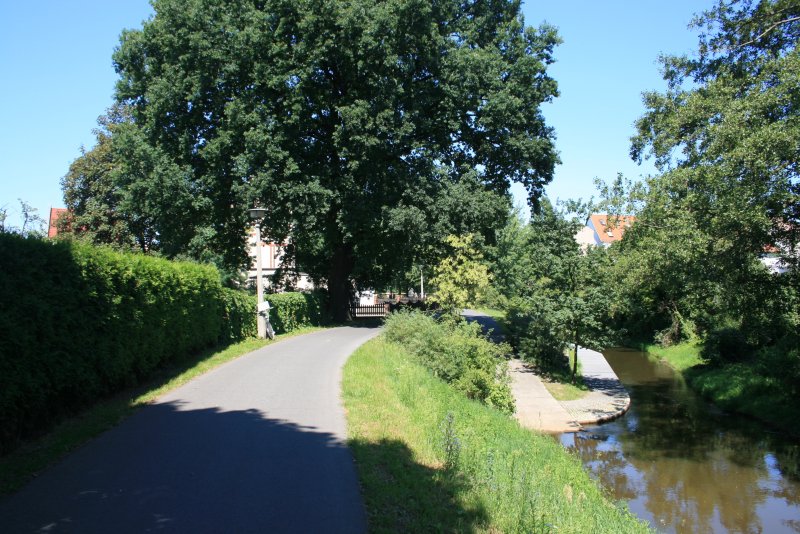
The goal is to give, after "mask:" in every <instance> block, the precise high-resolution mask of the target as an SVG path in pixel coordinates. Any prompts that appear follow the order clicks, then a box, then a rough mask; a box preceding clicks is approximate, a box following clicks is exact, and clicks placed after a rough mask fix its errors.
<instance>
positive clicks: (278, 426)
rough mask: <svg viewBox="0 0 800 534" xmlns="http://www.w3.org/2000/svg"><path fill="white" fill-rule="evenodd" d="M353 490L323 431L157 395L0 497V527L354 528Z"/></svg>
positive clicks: (342, 456)
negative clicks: (155, 401) (154, 400)
mask: <svg viewBox="0 0 800 534" xmlns="http://www.w3.org/2000/svg"><path fill="white" fill-rule="evenodd" d="M358 492H359V485H358V479H357V476H356V471H355V469H354V466H353V458H352V454H351V452H350V450H349V449H348V448H347V446H346V444H345V443H344V442H343V441H342V440H341V439H339V438H338V437H337V436H335V435H333V434H331V433H328V432H323V431H320V430H319V429H317V428H315V427H313V426H303V425H299V424H296V423H293V422H288V421H286V420H282V419H278V418H273V417H269V416H268V414H266V413H263V412H261V411H259V410H254V409H243V410H231V409H223V408H219V407H209V408H200V409H193V408H189V407H188V406H186V405H185V404H184V403H181V402H178V401H176V402H162V403H158V404H153V405H148V406H145V407H144V408H142V409H141V410H139V411H137V412H136V413H135V414H134V415H132V416H131V417H130V418H128V419H126V420H125V421H124V422H123V423H122V424H120V425H119V426H117V427H115V428H113V429H111V430H109V431H108V432H106V433H104V434H102V435H100V436H98V437H97V438H96V439H94V440H92V441H90V442H88V443H87V444H85V445H84V446H83V447H81V448H79V449H78V450H76V451H75V452H74V453H72V454H71V455H69V456H67V457H66V458H65V459H64V460H63V461H62V462H60V463H59V464H57V465H55V466H53V467H52V468H50V469H48V470H46V471H44V472H43V473H41V474H40V475H39V476H38V477H37V478H36V479H34V480H33V481H32V482H31V483H29V484H28V485H27V486H25V487H24V488H23V489H22V490H20V491H19V492H17V493H16V494H13V495H10V496H8V497H6V498H3V499H2V500H0V531H3V532H30V531H39V530H42V529H45V530H47V531H49V532H64V531H69V532H107V531H108V530H115V531H120V530H121V531H126V532H145V531H150V530H162V529H165V530H169V531H178V532H267V531H269V532H360V531H364V530H365V529H366V514H365V512H364V508H363V506H362V504H361V502H360V500H359V499H358ZM112 525H113V527H112Z"/></svg>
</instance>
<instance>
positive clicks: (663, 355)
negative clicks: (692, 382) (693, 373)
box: [641, 343, 703, 372]
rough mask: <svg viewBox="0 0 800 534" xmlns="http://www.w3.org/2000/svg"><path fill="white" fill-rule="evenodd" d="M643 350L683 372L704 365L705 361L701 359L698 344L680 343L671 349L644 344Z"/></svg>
mask: <svg viewBox="0 0 800 534" xmlns="http://www.w3.org/2000/svg"><path fill="white" fill-rule="evenodd" d="M641 350H642V351H644V352H647V353H648V354H652V355H653V356H655V357H657V358H658V359H660V360H662V361H664V362H666V363H667V364H669V365H670V367H672V368H674V369H676V370H678V371H681V372H683V371H685V370H686V369H690V368H692V367H695V366H698V365H701V364H702V363H703V359H702V358H701V357H700V347H699V346H698V345H697V344H696V343H679V344H677V345H670V346H669V347H662V346H661V345H657V344H644V345H642V346H641Z"/></svg>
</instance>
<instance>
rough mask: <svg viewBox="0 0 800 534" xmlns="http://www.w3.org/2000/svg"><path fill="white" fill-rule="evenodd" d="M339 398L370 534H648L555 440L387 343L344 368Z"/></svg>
mask: <svg viewBox="0 0 800 534" xmlns="http://www.w3.org/2000/svg"><path fill="white" fill-rule="evenodd" d="M343 396H344V403H345V407H346V410H347V414H348V427H349V444H350V447H351V449H352V451H353V454H354V456H355V458H356V463H357V466H358V470H359V475H360V478H361V484H362V491H363V493H364V499H365V502H366V506H367V511H368V514H369V523H370V530H371V531H373V532H430V531H438V532H521V531H525V532H550V531H558V532H614V533H619V532H649V530H648V528H647V526H646V525H645V524H644V523H642V522H640V521H639V520H637V519H636V518H635V517H634V516H633V515H631V514H630V513H629V512H628V511H627V510H625V509H624V507H622V506H619V505H616V504H614V503H612V502H611V501H610V500H609V499H607V498H606V496H605V495H604V493H603V492H602V490H601V489H600V488H599V487H598V486H597V485H596V484H595V483H594V482H593V481H592V480H591V479H590V478H589V476H588V475H587V474H586V472H585V471H584V470H583V468H582V467H581V463H580V461H578V460H577V459H576V458H574V457H573V456H571V455H570V454H569V453H567V452H566V451H565V450H564V449H563V448H562V447H561V446H560V445H559V444H558V443H557V442H556V441H554V440H553V439H552V438H551V437H548V436H544V435H539V434H534V433H532V432H530V431H528V430H525V429H523V428H521V427H520V426H519V425H518V424H517V423H516V421H514V420H513V419H511V418H509V417H507V416H505V415H503V414H502V413H500V412H499V411H497V410H494V409H492V408H489V407H487V406H484V405H482V404H480V403H478V402H476V401H471V400H469V399H467V398H465V397H463V396H462V395H460V394H458V393H457V392H456V391H455V390H453V389H452V388H451V387H449V386H448V385H447V384H445V383H444V382H443V381H441V380H439V379H437V378H435V377H433V376H432V375H431V374H430V373H429V372H428V371H427V370H426V369H425V368H424V367H422V366H421V365H420V364H417V363H415V362H414V361H413V359H412V357H411V356H409V355H408V354H407V353H406V352H405V350H404V349H403V348H401V347H400V346H398V345H395V344H391V343H388V342H386V341H385V340H384V339H383V338H382V337H381V338H378V339H376V340H373V341H370V342H368V343H367V344H366V345H364V346H362V347H361V348H360V349H359V350H358V351H356V353H355V354H354V355H353V356H352V357H351V358H350V360H349V361H348V363H347V365H346V366H345V369H344V377H343Z"/></svg>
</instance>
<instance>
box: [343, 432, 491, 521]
mask: <svg viewBox="0 0 800 534" xmlns="http://www.w3.org/2000/svg"><path fill="white" fill-rule="evenodd" d="M349 445H350V448H351V449H352V451H353V454H354V456H355V457H356V460H357V463H358V469H359V473H360V477H361V483H362V487H363V490H364V491H363V492H364V497H365V501H366V505H367V509H368V513H369V525H370V531H374V532H474V531H477V530H480V529H481V527H483V528H485V527H486V526H487V525H488V522H489V514H488V511H487V510H486V509H485V507H484V506H483V505H482V504H481V503H477V504H475V505H472V506H470V505H465V504H464V503H463V502H461V501H460V500H459V499H458V497H459V496H463V495H464V494H466V493H467V492H468V491H469V489H470V483H469V481H468V480H467V479H466V477H464V476H462V475H461V474H460V473H458V471H457V470H452V471H450V470H445V469H434V468H431V467H428V466H425V465H421V464H419V463H418V462H417V461H415V459H414V454H413V452H412V451H411V450H410V449H409V448H408V446H407V445H406V444H405V443H403V442H401V441H398V440H390V439H383V440H381V441H379V442H377V443H374V442H366V441H364V440H361V439H353V440H351V441H350V443H349Z"/></svg>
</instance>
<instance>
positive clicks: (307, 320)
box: [266, 291, 327, 334]
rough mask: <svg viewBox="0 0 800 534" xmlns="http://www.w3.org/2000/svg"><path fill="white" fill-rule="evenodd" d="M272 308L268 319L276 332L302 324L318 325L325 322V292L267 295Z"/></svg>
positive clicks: (285, 330)
mask: <svg viewBox="0 0 800 534" xmlns="http://www.w3.org/2000/svg"><path fill="white" fill-rule="evenodd" d="M266 300H267V301H269V303H270V306H272V308H271V309H270V312H269V320H270V323H272V328H274V329H275V332H276V333H278V334H281V333H285V332H291V331H292V330H296V329H298V328H300V327H303V326H312V325H320V324H323V323H325V322H327V317H326V315H325V312H324V310H325V293H323V292H321V291H314V292H312V293H299V292H297V293H275V294H273V295H267V296H266Z"/></svg>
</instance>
